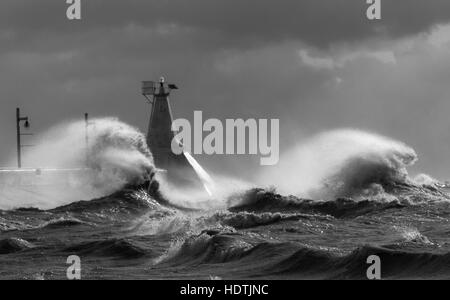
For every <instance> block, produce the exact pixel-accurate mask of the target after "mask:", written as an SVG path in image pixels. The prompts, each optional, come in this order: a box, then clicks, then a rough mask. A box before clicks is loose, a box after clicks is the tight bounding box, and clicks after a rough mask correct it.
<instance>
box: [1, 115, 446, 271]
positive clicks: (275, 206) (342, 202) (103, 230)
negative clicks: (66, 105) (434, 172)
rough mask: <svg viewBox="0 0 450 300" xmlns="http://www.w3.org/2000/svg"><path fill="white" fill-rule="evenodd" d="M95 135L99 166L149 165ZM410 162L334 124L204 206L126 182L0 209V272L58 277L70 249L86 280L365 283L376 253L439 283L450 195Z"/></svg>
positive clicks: (370, 137)
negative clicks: (103, 192) (68, 198)
mask: <svg viewBox="0 0 450 300" xmlns="http://www.w3.org/2000/svg"><path fill="white" fill-rule="evenodd" d="M108 122H110V121H108ZM114 122H116V121H114ZM108 128H110V127H108ZM128 129H129V128H128V127H122V130H124V131H127V130H128ZM100 132H103V133H104V134H100V135H99V137H98V141H102V142H100V143H99V145H101V146H98V147H99V148H98V149H97V150H95V151H94V153H95V155H91V157H96V155H98V156H97V157H96V158H95V161H96V163H99V162H102V160H103V159H105V161H106V162H108V161H112V162H113V165H114V166H115V167H114V168H113V169H116V167H117V168H118V169H119V170H125V171H126V174H133V172H132V170H140V168H141V167H142V166H144V167H145V168H146V167H151V159H150V156H149V155H148V153H147V152H146V150H145V147H144V148H143V149H142V148H140V147H139V146H138V145H141V144H142V143H141V142H139V141H141V138H140V137H141V136H140V135H134V134H135V131H133V130H132V131H131V133H132V134H131V136H135V137H139V138H137V140H136V139H134V138H133V139H131V141H130V140H129V138H125V139H122V138H120V137H119V138H118V137H116V136H111V134H113V135H114V133H117V131H114V132H109V131H108V130H106V131H104V130H103V131H102V130H100ZM125 136H128V134H125ZM111 141H114V142H113V143H112V142H111ZM129 143H131V144H132V145H134V146H133V147H131V148H129ZM94 148H97V147H94ZM94 148H93V149H94ZM100 149H101V150H100ZM110 149H112V151H113V152H114V153H113V154H111V153H110V151H109V150H110ZM135 150H136V151H137V154H138V155H137V158H136V152H135ZM80 151H82V149H81V150H80ZM141 154H142V155H143V157H145V160H144V163H142V162H140V161H141V160H140V158H142V156H141ZM298 156H302V157H298ZM127 159H131V161H128V160H127ZM416 159H417V155H416V153H415V152H414V150H413V149H412V148H410V147H408V146H407V145H405V144H403V143H401V142H397V141H394V140H391V139H389V138H385V137H381V136H378V135H374V134H370V133H364V132H361V131H354V130H339V131H332V132H328V133H324V134H321V135H318V136H316V137H313V138H311V139H310V140H309V141H306V142H305V143H303V144H301V145H300V146H298V147H296V148H295V149H292V151H289V152H288V153H287V154H285V155H284V156H282V157H281V164H280V166H279V168H278V169H277V170H273V173H271V172H268V173H265V174H261V176H260V181H259V183H258V184H247V183H244V182H242V181H240V180H239V179H229V178H220V176H213V178H214V180H215V188H216V194H215V195H214V197H212V198H210V199H207V200H208V201H204V199H200V200H199V199H197V198H196V195H195V194H187V195H184V196H185V198H184V199H183V200H182V201H181V200H180V199H179V198H177V199H171V196H174V194H170V193H169V194H165V195H164V194H158V193H157V194H149V193H147V192H146V191H145V190H143V189H142V188H140V186H139V180H138V181H135V180H134V179H125V180H131V181H132V182H133V184H126V185H125V188H124V185H123V184H121V185H119V186H120V188H119V189H118V190H117V191H114V192H113V193H112V194H111V195H108V196H103V197H99V198H98V199H94V200H89V201H75V202H67V203H64V204H65V205H63V206H61V205H59V206H58V207H54V208H52V209H50V210H41V209H43V207H36V208H22V209H15V210H3V211H0V265H1V266H2V268H1V270H0V278H28V279H62V278H65V276H66V268H67V267H68V266H67V264H66V259H67V257H68V256H69V255H74V254H75V255H79V256H80V257H81V260H82V276H84V278H90V279H108V278H110V279H118V278H122V279H210V278H222V279H244V278H251V279H313V278H317V279H364V278H366V271H367V266H368V265H367V263H366V261H367V257H368V256H370V255H373V254H375V255H378V256H379V257H380V258H381V262H382V277H383V278H391V279H399V278H413V279H424V278H429V279H435V278H448V277H449V276H450V264H449V261H450V238H449V236H448V232H449V230H450V227H449V226H450V225H449V224H450V201H449V199H450V196H449V194H448V193H447V191H446V189H445V188H443V185H441V184H440V183H439V181H438V180H436V179H434V178H432V177H431V176H428V175H423V174H422V175H418V176H415V177H414V178H412V176H410V175H409V174H408V172H407V168H408V167H409V166H410V165H411V164H412V163H414V161H415V160H416ZM124 162H125V163H124ZM147 162H148V163H149V165H147ZM100 164H101V163H100ZM108 165H109V164H108ZM287 166H289V168H288V167H287ZM104 168H105V167H104V166H102V167H101V169H104ZM128 168H131V171H130V170H129V169H128ZM145 168H144V169H145ZM106 169H108V167H106ZM116 172H117V171H116ZM137 174H141V173H139V172H138V173H137ZM137 177H138V178H139V176H137ZM122 178H127V177H126V176H122ZM131 178H136V176H131ZM267 186H271V187H272V188H265V187H267ZM161 187H164V182H161ZM175 196H177V195H176V194H175Z"/></svg>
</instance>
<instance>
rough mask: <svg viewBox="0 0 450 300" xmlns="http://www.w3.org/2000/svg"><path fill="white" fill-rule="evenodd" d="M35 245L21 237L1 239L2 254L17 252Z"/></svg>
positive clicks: (0, 252)
mask: <svg viewBox="0 0 450 300" xmlns="http://www.w3.org/2000/svg"><path fill="white" fill-rule="evenodd" d="M34 247H35V246H34V245H33V244H31V243H29V242H28V241H26V240H23V239H20V238H7V239H4V240H0V254H10V253H15V252H19V251H23V250H26V249H31V248H34Z"/></svg>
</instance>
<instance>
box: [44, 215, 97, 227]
mask: <svg viewBox="0 0 450 300" xmlns="http://www.w3.org/2000/svg"><path fill="white" fill-rule="evenodd" d="M81 225H87V226H93V224H92V223H89V222H84V221H81V220H78V219H76V218H67V217H61V218H59V219H55V220H51V221H48V222H46V223H45V224H44V225H42V227H43V228H48V229H57V228H64V227H73V226H81Z"/></svg>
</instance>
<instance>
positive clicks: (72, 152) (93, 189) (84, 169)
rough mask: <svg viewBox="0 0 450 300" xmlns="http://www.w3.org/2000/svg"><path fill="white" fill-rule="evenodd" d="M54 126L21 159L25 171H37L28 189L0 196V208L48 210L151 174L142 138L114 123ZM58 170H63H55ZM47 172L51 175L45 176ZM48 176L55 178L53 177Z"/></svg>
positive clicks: (13, 189) (17, 188)
mask: <svg viewBox="0 0 450 300" xmlns="http://www.w3.org/2000/svg"><path fill="white" fill-rule="evenodd" d="M87 137H88V143H86V125H85V123H84V121H74V122H69V123H65V124H61V125H58V126H55V127H53V128H51V129H50V130H48V131H47V132H46V133H44V134H43V135H42V136H41V137H40V138H39V139H38V140H37V141H36V142H35V143H36V147H33V148H30V149H28V150H27V152H26V153H25V155H24V158H23V161H24V163H25V165H26V167H30V168H39V169H42V175H41V176H37V175H34V174H33V175H32V176H34V178H35V179H36V180H35V182H34V183H36V184H33V185H30V186H29V187H28V186H27V188H26V189H25V188H24V186H23V184H21V183H20V184H17V185H16V186H13V187H11V189H9V190H6V191H5V190H3V191H2V193H0V208H12V207H21V206H22V207H23V206H35V207H39V208H44V209H47V208H53V207H56V206H58V205H63V204H67V203H70V202H73V201H78V200H89V199H92V198H96V197H101V196H105V195H107V194H110V193H113V192H115V191H118V190H120V189H122V188H123V187H124V186H125V185H128V184H140V183H143V182H144V181H145V180H146V179H148V176H149V174H153V173H154V165H153V158H152V155H151V153H150V151H149V149H148V147H147V143H146V140H145V136H144V135H143V134H142V133H140V132H139V131H138V130H137V129H135V128H133V127H131V126H129V125H127V124H125V123H123V122H120V121H119V120H117V119H114V118H103V119H94V120H92V121H91V122H90V125H89V126H88V130H87ZM61 169H63V170H64V171H61ZM46 170H51V171H46ZM52 174H57V176H53V175H52Z"/></svg>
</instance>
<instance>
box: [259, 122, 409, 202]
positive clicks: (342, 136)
mask: <svg viewBox="0 0 450 300" xmlns="http://www.w3.org/2000/svg"><path fill="white" fill-rule="evenodd" d="M416 160H417V155H416V153H415V152H414V150H413V149H412V148H410V147H409V146H407V145H405V144H403V143H401V142H398V141H395V140H392V139H389V138H386V137H383V136H380V135H376V134H372V133H367V132H363V131H359V130H353V129H342V130H333V131H329V132H325V133H322V134H319V135H317V136H315V137H313V138H310V139H309V140H307V141H305V142H303V143H302V144H299V145H298V146H296V147H294V149H292V150H290V151H289V152H287V153H286V154H284V155H282V157H281V159H280V163H279V165H278V166H276V167H275V169H274V170H270V172H268V173H265V174H263V175H262V176H261V177H260V178H259V182H260V183H262V184H265V185H271V186H275V187H276V188H277V189H279V191H280V192H282V193H286V194H292V195H296V196H301V197H312V198H324V199H332V198H336V197H351V196H354V195H355V194H357V193H359V192H361V191H362V190H363V189H366V188H370V187H371V186H373V184H381V185H382V184H383V183H386V182H389V181H404V180H406V179H407V175H408V173H407V171H406V167H407V166H410V165H412V164H413V163H414V162H415V161H416Z"/></svg>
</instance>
